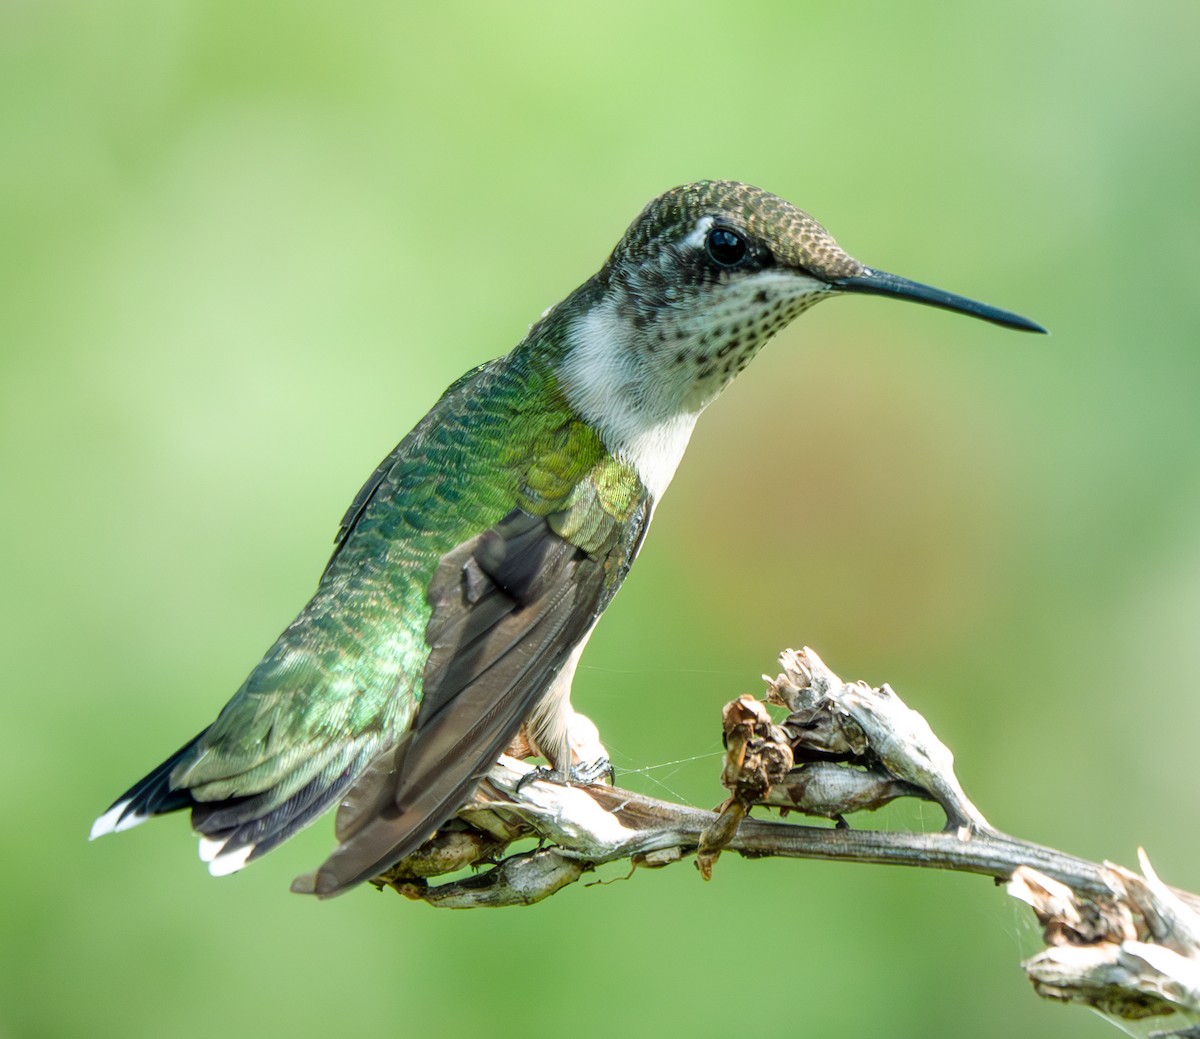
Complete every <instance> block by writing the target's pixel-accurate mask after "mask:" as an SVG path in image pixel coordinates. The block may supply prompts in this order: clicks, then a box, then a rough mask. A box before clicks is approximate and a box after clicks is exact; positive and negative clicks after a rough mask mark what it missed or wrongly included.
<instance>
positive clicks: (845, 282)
mask: <svg viewBox="0 0 1200 1039" xmlns="http://www.w3.org/2000/svg"><path fill="white" fill-rule="evenodd" d="M830 284H831V285H832V286H833V287H834V288H836V289H839V290H840V291H842V292H865V293H867V294H868V295H872V296H891V297H892V298H893V299H907V300H912V302H914V303H924V304H925V305H926V306H930V307H941V308H942V309H943V310H954V311H957V312H958V313H959V314H970V315H971V317H977V318H982V319H983V320H984V321H991V322H992V323H993V324H996V325H1003V326H1004V327H1005V328H1015V329H1017V330H1018V331H1020V332H1042V333H1044V332H1045V331H1046V330H1045V329H1044V328H1042V326H1041V325H1039V324H1038V323H1037V322H1036V321H1030V320H1029V318H1027V317H1021V315H1020V314H1014V313H1012V311H1010V310H1001V309H1000V308H999V307H989V306H988V305H987V304H986V303H976V302H975V301H974V300H973V299H967V298H966V297H965V296H956V295H955V294H954V293H953V292H943V291H942V290H941V289H935V288H933V287H932V286H929V285H922V284H921V283H920V282H917V281H909V280H908V279H907V278H900V277H897V276H896V275H895V274H888V273H887V272H886V271H877V270H873V269H872V268H870V267H864V268H863V272H862V274H856V275H855V276H854V277H852V278H834V279H832V280H831V281H830Z"/></svg>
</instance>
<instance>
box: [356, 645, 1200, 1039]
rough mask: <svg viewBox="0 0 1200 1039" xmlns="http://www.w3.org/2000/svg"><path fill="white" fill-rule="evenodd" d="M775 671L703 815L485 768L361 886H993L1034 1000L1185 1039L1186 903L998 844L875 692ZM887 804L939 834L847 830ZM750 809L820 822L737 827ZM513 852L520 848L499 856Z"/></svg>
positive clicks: (1142, 884)
mask: <svg viewBox="0 0 1200 1039" xmlns="http://www.w3.org/2000/svg"><path fill="white" fill-rule="evenodd" d="M780 662H781V664H782V665H783V673H782V674H780V675H779V676H778V677H777V678H775V679H774V680H771V679H767V681H768V683H769V685H768V689H767V693H766V696H765V698H764V700H763V701H760V700H756V699H754V698H753V697H750V696H742V697H739V698H738V699H737V700H734V701H733V702H731V703H729V704H727V705H726V707H725V709H724V711H723V714H722V728H723V734H724V741H725V747H726V752H725V765H724V769H723V772H722V777H721V780H722V783H723V785H724V786H725V788H726V790H727V791H728V792H729V796H728V798H727V799H726V800H725V802H724V803H723V804H722V805H721V806H720V807H719V808H718V809H717V810H716V811H715V812H710V811H706V810H704V809H700V808H692V807H689V806H687V805H680V804H674V803H672V802H669V801H662V800H659V799H657V798H653V797H647V796H646V795H644V794H636V793H632V792H630V791H627V790H621V789H618V788H616V787H612V786H608V785H606V784H600V783H595V784H587V785H572V786H566V785H561V784H556V783H550V782H546V781H545V780H543V779H540V778H538V777H537V776H536V775H533V774H532V769H531V767H530V766H529V765H527V764H525V763H523V762H519V761H516V760H515V759H512V758H502V759H501V760H500V761H499V762H498V763H497V765H496V766H495V768H493V770H492V771H491V773H490V774H489V777H488V779H487V781H486V782H485V783H484V784H483V786H482V787H481V788H480V790H479V792H478V793H477V795H476V797H475V799H474V801H473V802H472V803H471V804H469V805H467V806H466V807H464V808H463V809H462V810H461V811H460V812H459V814H458V817H457V819H455V820H454V821H453V822H452V823H450V824H449V825H447V826H445V827H443V828H442V830H441V831H439V833H438V834H437V835H436V836H435V837H434V838H433V839H432V840H431V841H429V842H428V843H427V844H426V845H425V846H424V847H423V848H421V849H420V851H418V852H417V853H416V854H414V855H412V856H410V857H409V858H408V859H405V860H404V861H403V862H401V863H399V864H398V865H397V866H395V867H393V869H391V870H390V871H389V872H388V873H387V874H385V875H384V876H382V877H380V878H378V879H377V881H376V883H377V884H378V885H379V886H381V887H382V886H388V887H392V888H394V889H395V890H397V891H399V892H400V893H402V894H404V895H406V896H408V897H410V898H414V899H420V900H423V901H426V902H428V903H430V904H431V905H436V906H442V907H448V908H459V909H461V908H476V907H485V906H487V907H496V906H511V905H529V904H531V903H533V902H537V901H540V900H541V899H543V898H546V897H548V896H549V895H552V894H554V893H555V892H556V891H559V890H561V889H562V888H563V887H565V886H567V885H569V884H571V883H573V882H574V881H576V880H578V879H579V878H580V877H581V876H583V875H584V874H585V873H588V872H590V871H591V870H593V869H595V868H596V867H597V866H600V865H603V864H605V863H609V862H614V861H617V860H628V861H629V863H630V864H631V866H632V867H633V868H637V867H646V868H653V867H661V866H666V865H669V864H670V863H673V862H677V861H679V860H680V859H683V858H685V857H689V856H692V855H695V862H696V866H697V868H698V869H699V870H700V873H701V875H702V876H703V877H704V878H705V879H708V878H710V877H711V876H712V872H713V868H714V866H715V864H716V862H717V860H718V858H719V857H720V855H721V854H722V853H724V852H737V853H739V854H741V855H744V856H749V857H765V856H781V857H788V858H810V859H828V860H836V861H840V862H860V863H862V862H868V863H877V864H882V865H903V866H917V867H921V868H926V869H948V870H957V871H963V872H968V873H980V874H983V875H985V876H990V877H992V878H994V879H995V880H997V881H1004V882H1006V883H1007V884H1008V890H1009V892H1010V894H1012V895H1014V896H1015V897H1017V898H1019V899H1021V900H1022V901H1024V902H1026V903H1027V904H1029V905H1030V906H1031V907H1032V908H1033V910H1034V912H1035V913H1036V914H1037V916H1038V919H1039V921H1040V922H1041V924H1042V927H1043V933H1044V937H1045V941H1046V945H1047V948H1046V949H1044V950H1043V951H1042V952H1040V953H1038V954H1037V955H1036V956H1034V957H1032V958H1031V959H1029V960H1027V961H1026V962H1025V963H1024V964H1023V966H1024V967H1025V970H1026V972H1027V973H1028V974H1029V977H1030V979H1031V981H1032V982H1033V984H1034V988H1035V989H1036V991H1037V992H1038V993H1039V994H1040V995H1043V996H1046V997H1048V998H1053V999H1059V1000H1066V1001H1071V1002H1078V1003H1084V1004H1087V1005H1090V1006H1093V1007H1095V1008H1096V1009H1098V1010H1100V1011H1101V1012H1103V1013H1106V1014H1109V1015H1113V1016H1116V1017H1122V1018H1142V1017H1148V1016H1155V1015H1165V1014H1172V1013H1179V1014H1180V1015H1181V1016H1182V1017H1183V1018H1185V1019H1186V1024H1185V1028H1184V1030H1182V1031H1175V1032H1171V1033H1159V1034H1162V1035H1167V1034H1170V1035H1175V1036H1189V1037H1192V1039H1200V1026H1197V1022H1198V1021H1200V896H1197V895H1193V894H1190V893H1187V892H1183V891H1178V890H1175V889H1173V888H1169V887H1167V886H1166V885H1165V884H1163V883H1162V882H1161V881H1160V880H1159V879H1158V877H1157V876H1156V875H1155V874H1154V872H1153V870H1152V869H1151V867H1150V864H1149V862H1148V860H1146V858H1145V856H1144V854H1143V855H1142V861H1141V866H1142V876H1138V875H1137V874H1134V873H1131V872H1130V871H1128V870H1125V869H1122V868H1121V867H1119V866H1114V865H1112V864H1108V863H1105V864H1098V863H1093V862H1088V861H1087V860H1085V859H1080V858H1076V857H1074V856H1071V855H1066V854H1064V853H1062V852H1059V851H1056V850H1054V849H1052V848H1046V847H1043V846H1041V845H1037V844H1032V843H1029V842H1028V841H1022V840H1019V839H1018V838H1015V837H1012V836H1009V835H1007V834H1004V833H1001V832H999V831H998V830H996V829H995V828H994V827H992V826H991V825H990V824H989V823H988V821H987V819H986V818H985V817H984V816H983V814H982V813H981V812H980V811H979V809H978V808H976V807H975V805H973V804H972V803H971V801H970V800H969V799H968V798H967V796H966V794H965V793H964V791H963V789H962V786H961V785H960V784H959V782H958V779H957V777H956V776H955V773H954V762H953V756H952V755H951V753H950V751H949V750H948V749H947V748H946V746H945V745H944V744H943V743H942V742H941V741H940V740H939V739H938V738H937V737H936V736H935V735H934V733H933V731H932V730H931V729H930V727H929V724H928V723H927V722H926V721H925V719H924V718H923V717H922V716H921V715H920V714H918V713H917V712H916V711H913V710H912V709H910V708H909V707H907V706H906V705H905V704H904V703H903V702H902V701H901V700H900V698H899V697H898V696H897V695H896V694H895V693H894V692H893V691H892V690H891V689H890V688H889V687H888V686H886V685H884V686H882V687H880V688H875V689H873V688H870V687H869V686H867V685H865V684H864V683H860V682H856V683H845V682H843V681H842V680H841V679H840V678H838V677H837V676H836V675H835V674H834V673H833V672H832V671H830V670H829V669H828V668H827V667H826V666H825V665H824V664H823V663H822V662H821V660H820V658H819V657H818V656H817V655H816V654H815V653H814V652H813V651H812V650H809V649H805V650H802V651H800V652H796V651H793V650H788V651H786V652H784V653H783V654H782V655H781V657H780ZM768 704H769V705H773V706H776V707H779V708H781V709H783V710H784V711H786V714H785V716H784V717H782V718H781V719H779V720H775V719H774V718H773V716H772V714H771V712H770V711H769V710H768V708H767V706H766V705H768ZM897 797H917V798H921V799H924V800H928V801H933V802H936V803H937V804H938V805H939V806H940V807H941V808H942V810H943V811H944V812H945V814H946V825H945V827H944V829H943V830H942V831H940V832H925V833H895V832H887V833H884V832H879V831H872V830H861V829H850V828H849V826H848V825H847V824H846V821H845V818H844V817H845V816H846V815H848V814H851V813H853V812H860V811H869V810H874V809H877V808H880V807H882V806H883V805H884V804H887V803H888V802H889V801H892V800H894V799H895V798H897ZM761 806H767V807H773V808H778V809H781V810H783V813H784V814H787V813H788V812H800V813H804V814H807V815H813V816H817V817H820V818H824V819H832V820H834V822H835V823H836V825H835V827H834V828H832V829H831V828H829V827H827V826H820V827H817V826H804V825H798V824H795V823H791V822H783V821H775V820H763V819H753V818H750V817H749V813H750V811H751V810H752V809H753V808H755V807H761ZM530 838H532V839H534V840H536V841H537V846H536V847H535V848H532V849H528V850H516V851H509V849H510V846H511V845H513V844H514V843H516V842H519V841H522V840H527V839H530ZM480 867H486V869H482V870H480ZM468 868H470V870H471V872H469V873H467V875H465V876H463V875H461V874H462V873H463V871H465V870H467V869H468ZM454 873H458V874H460V875H459V876H457V877H455V878H454V879H451V880H448V881H445V882H443V883H441V884H437V885H433V884H431V883H430V880H431V879H432V878H434V877H443V876H447V875H449V874H454Z"/></svg>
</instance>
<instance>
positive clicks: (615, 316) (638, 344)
mask: <svg viewBox="0 0 1200 1039" xmlns="http://www.w3.org/2000/svg"><path fill="white" fill-rule="evenodd" d="M668 353H669V356H668ZM681 355H686V357H685V360H683V361H680V360H678V358H679V357H680V356H681ZM690 356H691V352H690V349H689V348H688V345H687V344H686V343H685V342H684V341H682V340H680V341H675V340H672V341H670V342H667V341H666V340H664V339H661V338H660V335H659V332H658V330H657V329H656V328H655V327H653V326H651V325H648V324H646V323H639V322H638V321H636V320H635V319H634V318H633V316H632V315H631V314H630V312H629V311H628V310H627V309H626V308H623V307H622V306H621V304H620V301H619V300H618V299H616V298H614V297H612V296H606V297H603V298H601V299H599V300H597V301H596V302H594V303H593V304H592V305H591V306H588V307H586V308H583V309H580V310H578V311H577V312H575V313H574V314H571V315H570V316H567V317H566V319H565V325H564V328H563V352H562V355H561V359H560V361H559V363H558V365H557V377H558V384H559V388H560V389H561V391H562V393H563V395H564V396H565V398H566V400H567V403H568V404H569V405H570V406H571V407H572V408H573V409H574V410H575V411H576V412H577V413H578V414H579V415H580V416H581V417H582V418H583V419H584V421H585V422H587V423H588V425H590V426H591V427H592V428H594V429H595V430H596V431H597V432H598V433H599V434H600V437H601V439H602V440H603V441H604V445H605V447H607V448H608V450H609V451H610V452H611V453H612V454H613V455H615V456H616V457H617V458H619V459H621V460H622V461H625V462H628V463H629V464H630V465H631V466H633V468H634V469H635V470H636V471H637V474H638V477H639V478H640V479H641V481H642V483H643V485H644V486H645V487H646V489H647V491H648V492H649V493H650V495H651V496H652V497H653V498H654V499H655V500H657V499H659V498H660V497H661V496H662V494H663V492H664V491H666V489H667V485H668V484H669V483H670V482H671V478H672V477H673V476H674V475H675V470H676V468H677V467H678V465H679V462H680V459H682V458H683V453H684V450H685V449H686V448H687V445H688V441H689V439H690V438H691V435H692V429H693V428H694V427H695V425H696V419H697V418H699V416H700V413H701V412H702V411H703V410H704V408H705V407H707V406H708V404H709V403H711V402H712V400H713V399H714V398H715V397H716V396H717V394H718V393H719V392H720V390H721V385H719V384H717V382H716V381H715V380H697V378H696V370H695V365H694V364H688V363H687V358H690Z"/></svg>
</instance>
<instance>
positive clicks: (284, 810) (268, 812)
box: [90, 729, 374, 876]
mask: <svg viewBox="0 0 1200 1039" xmlns="http://www.w3.org/2000/svg"><path fill="white" fill-rule="evenodd" d="M207 732H208V730H207V729H206V730H205V732H202V733H200V734H199V735H198V736H197V737H196V738H195V739H193V740H190V741H189V742H188V743H186V744H184V746H182V747H180V748H179V750H177V751H176V752H175V753H174V754H172V755H171V756H170V757H169V758H167V759H166V760H165V761H164V762H163V763H162V764H161V765H159V766H158V767H157V768H155V769H154V770H153V771H152V772H150V773H149V774H148V775H147V776H145V778H143V779H141V780H140V781H139V782H137V783H135V784H134V785H133V786H132V787H130V788H129V789H128V790H127V791H125V793H124V794H122V795H121V796H120V797H119V798H117V800H116V801H115V802H114V803H113V804H112V806H111V807H110V808H109V809H108V810H107V811H106V812H105V813H104V814H103V815H101V816H100V817H99V818H98V819H97V820H96V821H95V823H93V824H92V830H91V837H90V839H92V840H94V839H95V838H97V837H100V836H103V835H104V834H107V833H118V832H120V831H122V830H127V829H130V828H131V827H133V826H136V825H138V824H139V823H142V822H145V821H146V820H147V819H150V818H152V817H153V816H156V815H165V814H166V813H168V812H175V811H179V810H181V809H185V808H186V809H190V810H191V822H192V829H193V830H195V831H196V832H197V833H198V834H199V835H200V858H201V859H202V860H203V861H205V862H207V863H208V869H209V872H210V873H212V874H213V875H214V876H223V875H225V874H228V873H233V872H236V871H237V870H239V869H241V868H242V867H243V866H245V865H246V864H247V863H248V862H250V861H252V860H254V859H257V858H259V857H260V856H261V855H264V854H266V852H268V851H270V850H271V849H272V848H274V847H276V846H277V845H279V844H281V843H282V842H283V841H285V840H287V839H288V838H289V837H291V836H292V835H293V834H294V833H296V832H297V831H299V830H301V829H303V828H304V827H305V826H307V825H308V824H309V823H311V822H312V821H313V820H315V819H316V818H317V817H318V816H320V815H322V814H323V813H324V812H326V811H327V810H328V809H329V808H330V807H331V806H332V805H333V804H335V803H336V802H337V801H338V799H339V798H341V796H342V795H343V794H344V793H345V792H346V790H347V789H348V788H349V787H350V785H351V784H352V783H353V782H354V779H355V777H356V776H357V774H358V773H359V772H360V771H361V770H362V767H363V765H364V763H365V760H366V758H367V757H368V756H369V754H370V753H372V752H373V750H374V748H373V745H372V746H371V748H370V749H367V748H363V747H360V748H358V753H357V754H354V753H353V751H351V753H350V754H349V755H346V754H338V755H335V756H332V760H330V761H328V762H327V763H326V764H325V766H324V767H323V768H319V770H318V772H317V774H316V775H315V776H313V777H312V778H311V779H310V780H309V781H308V782H306V783H305V782H302V783H300V784H299V785H298V786H295V784H296V777H295V775H294V774H293V775H291V776H285V777H282V778H281V779H280V781H279V782H277V783H275V784H273V785H272V786H271V787H270V788H268V789H266V790H262V791H258V792H255V793H252V794H247V795H243V796H235V797H227V798H224V799H221V800H215V801H201V800H198V799H197V798H196V796H195V794H194V793H193V791H192V790H191V789H190V788H189V787H187V786H175V785H173V783H172V780H171V777H172V774H173V773H174V774H178V773H179V770H180V768H179V767H180V766H181V765H183V766H184V767H185V768H186V763H187V760H188V757H189V755H192V754H193V753H194V752H195V751H196V750H197V749H198V745H199V744H200V743H201V742H202V740H203V739H204V736H205V735H206V733H207ZM289 786H294V787H295V788H294V789H293V790H292V791H291V792H290V794H289V793H288V788H289ZM281 797H282V800H281Z"/></svg>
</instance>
